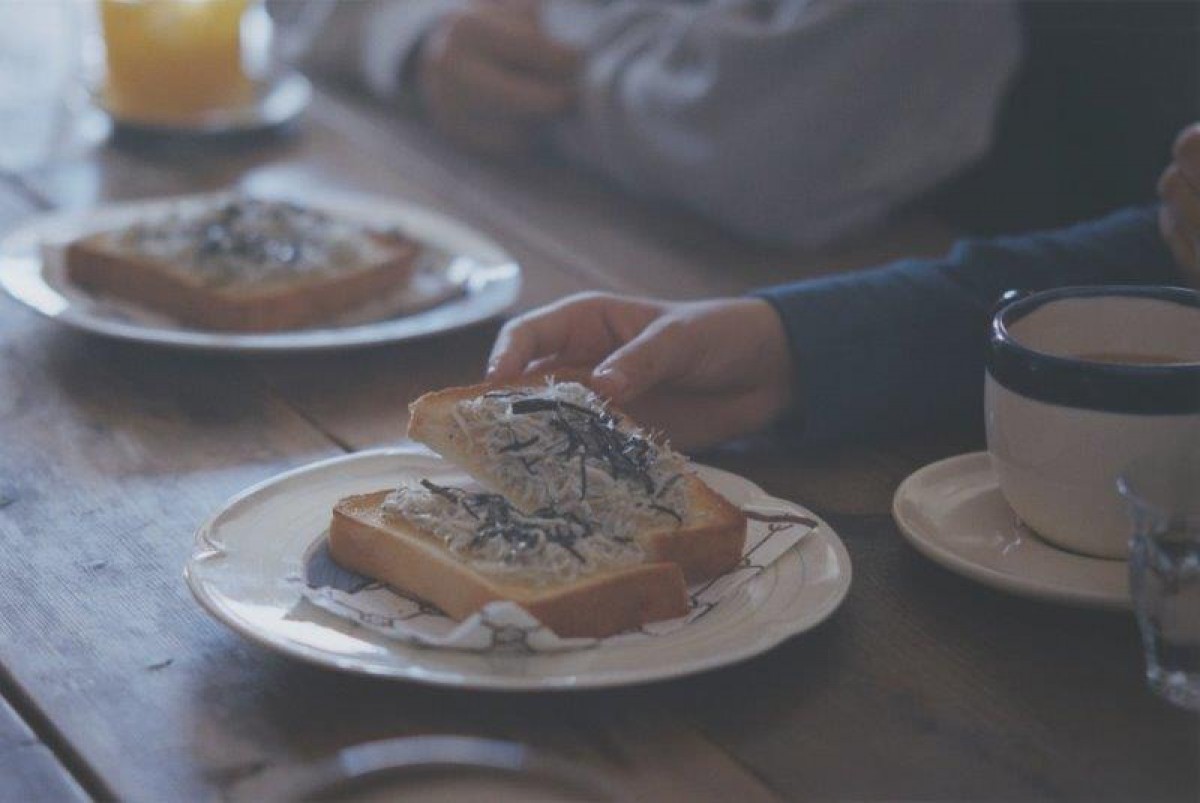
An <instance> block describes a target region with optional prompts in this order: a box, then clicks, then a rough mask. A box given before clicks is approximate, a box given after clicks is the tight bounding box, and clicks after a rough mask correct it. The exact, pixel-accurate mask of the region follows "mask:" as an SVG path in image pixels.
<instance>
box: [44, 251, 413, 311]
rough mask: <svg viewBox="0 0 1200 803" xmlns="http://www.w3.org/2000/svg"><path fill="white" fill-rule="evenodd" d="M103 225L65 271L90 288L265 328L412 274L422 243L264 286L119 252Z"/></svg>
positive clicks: (336, 307) (358, 298)
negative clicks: (216, 279) (215, 280)
mask: <svg viewBox="0 0 1200 803" xmlns="http://www.w3.org/2000/svg"><path fill="white" fill-rule="evenodd" d="M109 236H111V233H108V232H104V233H101V234H97V235H93V236H91V237H87V238H84V239H82V240H77V241H76V242H74V243H71V244H70V245H69V246H68V247H67V252H66V267H67V276H68V277H69V278H70V280H71V281H72V282H74V283H75V284H77V285H79V286H80V287H83V288H84V289H87V290H90V291H93V292H99V293H105V294H108V295H112V296H115V297H117V298H121V299H124V300H126V301H132V302H134V303H137V304H141V305H142V306H144V307H146V308H148V309H152V310H155V311H157V312H161V313H164V314H166V315H169V316H171V317H172V318H175V319H177V320H179V321H181V322H183V323H187V324H191V325H193V326H198V327H201V328H205V329H221V330H228V331H242V332H267V331H275V330H280V329H294V328H297V327H302V326H308V325H311V324H314V323H319V322H321V321H325V320H328V319H329V318H331V317H333V316H335V315H338V314H339V313H343V312H347V311H349V310H352V309H354V308H356V307H358V306H361V305H362V304H364V303H366V302H367V301H369V300H371V299H373V298H375V297H377V296H379V295H380V294H382V293H384V292H387V291H389V290H391V289H393V288H395V287H396V286H397V285H398V284H401V283H403V282H406V281H407V280H408V278H409V276H410V274H411V273H412V267H413V262H414V257H415V256H416V252H417V248H416V246H415V245H414V244H412V243H408V242H399V243H396V244H395V245H391V244H389V249H388V250H389V251H390V253H389V255H388V257H387V258H386V259H384V260H382V261H380V262H378V263H376V264H374V265H371V266H368V267H365V268H363V269H361V270H354V271H347V272H344V273H338V274H333V275H329V276H318V277H312V278H304V279H300V280H297V281H295V282H273V283H270V284H265V285H263V286H261V287H247V286H233V287H230V286H223V287H211V286H207V285H205V284H203V283H202V282H200V281H199V280H198V279H197V278H196V277H195V276H192V275H189V274H188V273H186V272H184V271H182V270H179V269H176V268H173V267H172V266H171V265H168V264H166V263H162V262H158V261H156V260H150V259H140V258H138V257H136V256H133V255H129V254H124V253H117V252H115V251H114V250H112V249H111V248H109V247H107V242H106V238H107V237H109Z"/></svg>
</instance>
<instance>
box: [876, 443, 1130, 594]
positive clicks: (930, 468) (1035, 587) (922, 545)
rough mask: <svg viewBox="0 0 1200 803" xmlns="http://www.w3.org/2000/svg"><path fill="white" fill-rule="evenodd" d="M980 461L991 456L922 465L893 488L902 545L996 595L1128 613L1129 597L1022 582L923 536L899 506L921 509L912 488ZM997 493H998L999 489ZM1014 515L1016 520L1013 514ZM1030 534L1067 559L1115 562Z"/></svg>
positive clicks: (975, 454)
mask: <svg viewBox="0 0 1200 803" xmlns="http://www.w3.org/2000/svg"><path fill="white" fill-rule="evenodd" d="M981 460H990V456H989V454H988V453H987V452H986V451H973V452H965V453H963V454H957V455H953V456H951V457H946V458H943V459H941V460H936V461H934V462H932V463H929V464H927V465H924V466H922V467H921V468H918V469H917V470H916V471H914V472H912V473H911V474H909V475H908V476H907V477H905V478H904V480H903V481H902V482H901V483H900V485H899V487H897V488H896V492H895V494H894V495H893V496H892V520H893V521H895V522H896V527H897V529H899V530H900V534H901V535H902V536H903V537H904V540H905V541H907V542H908V543H909V544H910V545H911V546H912V547H913V548H914V549H916V550H917V551H918V552H920V553H921V554H922V555H924V556H925V557H927V558H929V559H930V560H932V561H933V562H934V563H936V564H938V565H939V566H941V567H943V568H945V569H948V570H950V571H952V572H954V573H955V574H958V575H959V576H961V577H965V578H967V579H968V580H972V581H974V582H977V583H980V584H981V585H984V586H987V587H989V588H992V589H994V590H996V591H1001V592H1004V593H1006V594H1012V595H1014V596H1018V597H1023V598H1025V599H1032V600H1036V601H1039V602H1052V603H1057V604H1065V605H1072V606H1075V607H1081V608H1092V609H1098V610H1111V611H1128V610H1131V609H1132V602H1131V600H1130V599H1129V598H1128V597H1123V598H1121V599H1118V598H1116V597H1115V596H1114V595H1113V594H1112V593H1110V592H1106V591H1102V590H1086V589H1084V590H1071V589H1064V588H1062V587H1054V586H1050V585H1046V584H1044V583H1039V582H1034V581H1030V580H1028V579H1026V578H1022V577H1021V576H1020V575H1015V574H1006V573H1004V572H1001V571H999V570H997V569H994V568H992V567H990V566H987V565H985V564H981V563H978V562H976V561H972V560H970V559H968V558H966V557H963V556H962V555H960V554H958V553H957V552H954V551H952V550H950V549H948V548H946V547H945V546H944V545H942V544H940V543H938V542H936V541H934V540H931V539H930V538H929V537H927V536H926V535H925V534H924V530H925V528H923V527H921V526H920V525H918V524H917V523H916V522H915V521H913V520H912V519H911V518H910V517H909V516H908V515H907V514H906V513H905V512H904V510H903V509H902V505H903V504H905V503H908V504H912V505H914V506H915V507H920V505H919V504H918V503H916V502H915V501H913V500H914V496H913V494H912V493H911V491H912V488H913V486H915V485H916V484H918V483H920V482H921V481H922V480H926V479H927V478H928V476H929V475H930V474H934V473H936V472H938V471H940V470H945V469H946V468H949V467H951V466H953V465H955V464H957V463H963V464H967V463H973V462H978V461H981ZM989 473H990V469H989ZM997 492H999V487H998V485H997ZM1013 515H1014V516H1015V515H1016V514H1013ZM1023 526H1024V525H1023ZM1030 534H1031V535H1033V537H1035V538H1037V541H1038V543H1039V544H1040V545H1041V546H1042V547H1043V548H1045V549H1049V550H1052V551H1054V552H1055V553H1057V554H1059V555H1062V556H1063V557H1066V558H1071V559H1075V560H1079V561H1101V560H1102V561H1104V562H1105V563H1115V562H1116V561H1110V560H1106V559H1104V558H1092V557H1088V556H1086V555H1078V554H1075V553H1074V552H1069V551H1067V550H1065V549H1059V548H1058V547H1055V546H1054V545H1053V544H1050V543H1047V542H1046V541H1045V540H1043V539H1041V538H1040V537H1038V536H1037V535H1036V534H1034V533H1033V532H1032V531H1030Z"/></svg>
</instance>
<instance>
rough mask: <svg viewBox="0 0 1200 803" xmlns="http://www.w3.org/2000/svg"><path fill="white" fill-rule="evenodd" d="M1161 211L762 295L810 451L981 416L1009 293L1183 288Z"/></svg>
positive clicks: (969, 244)
mask: <svg viewBox="0 0 1200 803" xmlns="http://www.w3.org/2000/svg"><path fill="white" fill-rule="evenodd" d="M1156 214H1157V207H1146V208H1139V209H1130V210H1125V211H1122V212H1118V213H1116V214H1113V215H1111V216H1109V217H1106V218H1103V219H1100V220H1097V221H1093V222H1089V223H1084V224H1080V225H1077V226H1074V227H1071V228H1067V229H1061V230H1057V231H1048V232H1041V233H1036V234H1030V235H1023V236H1017V237H1003V238H997V239H990V240H966V241H963V242H960V243H958V244H957V245H955V246H954V248H953V249H952V250H951V251H950V252H949V253H948V254H947V255H946V256H945V257H944V258H942V259H935V260H915V259H911V260H903V261H900V262H895V263H892V264H890V265H886V266H884V267H881V268H877V269H874V270H870V271H864V272H860V273H851V274H843V275H837V276H831V277H827V278H821V279H816V280H811V281H805V282H799V283H796V284H789V285H782V286H778V287H772V288H767V289H763V290H759V291H757V292H756V293H755V295H757V296H759V297H761V298H764V299H766V300H767V301H769V302H770V303H771V304H773V305H774V306H775V309H776V310H777V311H778V312H779V314H780V317H781V318H782V319H783V323H784V327H785V329H786V330H787V333H788V338H789V340H790V345H791V353H792V361H793V362H792V364H793V367H794V369H795V372H796V377H797V399H798V404H797V411H796V412H797V415H798V416H799V419H798V422H797V423H798V424H799V427H800V431H801V432H802V435H803V438H804V439H805V440H806V441H839V440H848V439H854V438H860V437H871V436H879V435H886V434H889V433H891V434H895V433H902V432H907V431H912V430H916V429H920V428H922V427H926V426H928V425H930V424H932V423H934V422H937V421H945V420H947V419H949V418H955V419H960V420H961V419H965V418H966V417H967V416H979V415H981V414H982V405H983V371H984V368H983V366H984V354H985V349H986V345H987V329H988V322H989V320H990V318H991V310H992V307H993V305H994V304H995V303H996V301H997V299H998V298H999V297H1000V295H1001V294H1002V293H1003V292H1004V291H1006V290H1011V289H1018V290H1042V289H1047V288H1051V287H1065V286H1071V285H1097V284H1178V283H1179V281H1180V277H1179V275H1178V274H1177V273H1176V272H1175V266H1174V262H1173V260H1172V258H1171V255H1170V253H1169V251H1168V250H1167V248H1166V246H1165V245H1164V244H1163V242H1162V240H1161V238H1160V237H1159V234H1158V227H1157V221H1156Z"/></svg>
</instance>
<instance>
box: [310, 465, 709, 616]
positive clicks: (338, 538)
mask: <svg viewBox="0 0 1200 803" xmlns="http://www.w3.org/2000/svg"><path fill="white" fill-rule="evenodd" d="M434 487H438V486H434ZM439 490H443V491H444V490H446V489H439ZM394 493H395V492H389V491H379V492H376V493H370V494H363V495H359V496H350V497H347V498H345V499H342V500H341V501H339V502H338V503H337V505H336V506H335V507H334V509H333V521H332V524H331V526H330V530H329V548H330V552H331V554H332V555H333V558H334V560H336V561H337V562H338V563H339V564H341V565H342V566H344V567H346V568H348V569H352V570H354V571H357V572H360V573H362V574H365V575H368V576H370V577H374V578H376V579H378V580H382V581H383V582H385V583H387V584H389V585H391V586H393V587H394V588H396V589H399V590H400V591H403V592H404V593H406V594H410V595H413V596H416V597H419V598H421V599H424V600H427V601H428V602H430V603H432V604H434V605H436V606H437V607H438V608H440V609H441V610H442V611H443V612H445V613H446V614H447V615H449V616H451V617H453V618H455V619H459V620H462V619H465V618H466V617H468V616H470V615H471V614H473V613H475V612H476V611H478V610H479V609H481V608H482V607H483V606H484V605H486V604H488V603H489V602H494V601H498V600H510V601H512V602H515V603H517V604H518V605H520V606H521V607H523V608H524V609H525V610H527V611H529V613H531V614H532V615H533V616H534V617H536V618H537V619H538V621H540V622H541V623H542V624H544V625H546V626H547V627H549V628H550V629H551V630H553V631H554V632H555V633H557V634H558V635H559V636H562V637H564V638H570V637H576V636H579V637H596V638H602V637H605V636H610V635H613V634H616V633H620V632H622V631H624V630H628V629H630V628H634V627H638V626H639V625H643V624H646V623H648V622H654V621H658V620H662V619H672V618H675V617H678V616H683V615H684V614H686V613H687V610H688V598H687V590H686V588H685V587H684V580H683V574H682V572H681V571H680V569H679V567H678V566H677V565H675V564H673V563H664V562H644V561H643V562H632V563H630V562H624V563H622V562H618V563H615V564H613V565H609V566H599V567H597V568H595V569H594V570H593V571H591V572H589V573H587V574H583V575H575V576H571V577H568V578H566V579H564V580H562V581H560V582H540V583H539V582H537V581H536V580H530V579H529V578H527V577H524V576H521V575H519V574H512V573H501V574H496V573H489V572H488V571H487V570H486V568H481V567H480V566H479V565H478V564H477V563H474V562H472V560H471V556H470V554H464V553H463V552H462V551H459V552H457V553H456V552H455V551H453V550H452V549H451V548H450V546H448V541H447V539H446V538H445V537H444V536H441V535H439V534H437V533H435V532H433V531H432V530H430V529H426V528H424V527H422V526H421V525H420V524H418V523H417V522H415V521H414V520H413V519H411V518H406V517H405V516H404V515H402V514H400V513H397V512H396V511H395V509H394V508H393V507H392V506H390V505H389V504H388V500H389V498H390V497H391V496H392V495H393V494H394Z"/></svg>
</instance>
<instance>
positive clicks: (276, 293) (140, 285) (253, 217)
mask: <svg viewBox="0 0 1200 803" xmlns="http://www.w3.org/2000/svg"><path fill="white" fill-rule="evenodd" d="M416 254H417V247H416V245H415V244H414V243H413V242H412V241H411V240H407V239H405V238H403V237H400V236H392V235H386V236H385V235H382V234H379V233H376V232H373V231H370V230H368V229H365V228H363V227H361V226H357V225H354V224H350V223H348V222H346V221H341V220H338V219H336V218H333V217H331V216H330V215H327V214H325V213H323V212H319V211H316V210H312V209H306V208H303V207H299V206H296V205H294V204H290V203H283V202H274V201H261V200H252V199H244V198H234V199H233V200H230V201H228V202H226V203H223V204H216V205H213V206H210V207H205V208H200V209H195V210H190V211H181V212H176V213H173V214H171V215H168V216H165V217H163V218H160V219H156V220H146V221H141V222H139V223H137V224H135V225H133V226H130V227H127V228H123V229H117V230H112V231H104V232H99V233H97V234H93V235H91V236H88V237H84V238H82V239H80V240H77V241H75V242H73V243H71V244H70V245H69V246H68V247H67V251H66V270H67V276H68V278H69V279H70V280H71V281H72V282H74V283H75V284H76V285H78V286H80V287H82V288H84V289H86V290H89V291H91V292H95V293H101V294H106V295H110V296H113V297H115V298H119V299H123V300H126V301H132V302H134V303H136V304H139V305H141V306H143V307H145V308H147V309H150V310H153V311H156V312H160V313H163V314H166V315H169V316H170V317H172V318H174V319H176V320H178V321H180V322H182V323H186V324H190V325H192V326H197V327H200V328H204V329H217V330H227V331H244V332H265V331H275V330H283V329H294V328H299V327H305V326H311V325H313V324H317V323H321V322H323V321H327V320H329V319H330V318H332V317H334V316H336V315H339V314H341V313H344V312H348V311H351V310H353V309H356V308H357V307H360V306H362V305H363V304H365V303H366V302H368V301H371V300H373V299H375V298H378V297H379V296H381V295H384V294H387V293H390V292H392V291H393V290H394V289H395V288H397V287H398V286H400V285H403V284H405V283H406V282H407V281H408V279H409V277H410V276H411V273H412V270H413V265H414V262H415V257H416Z"/></svg>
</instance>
